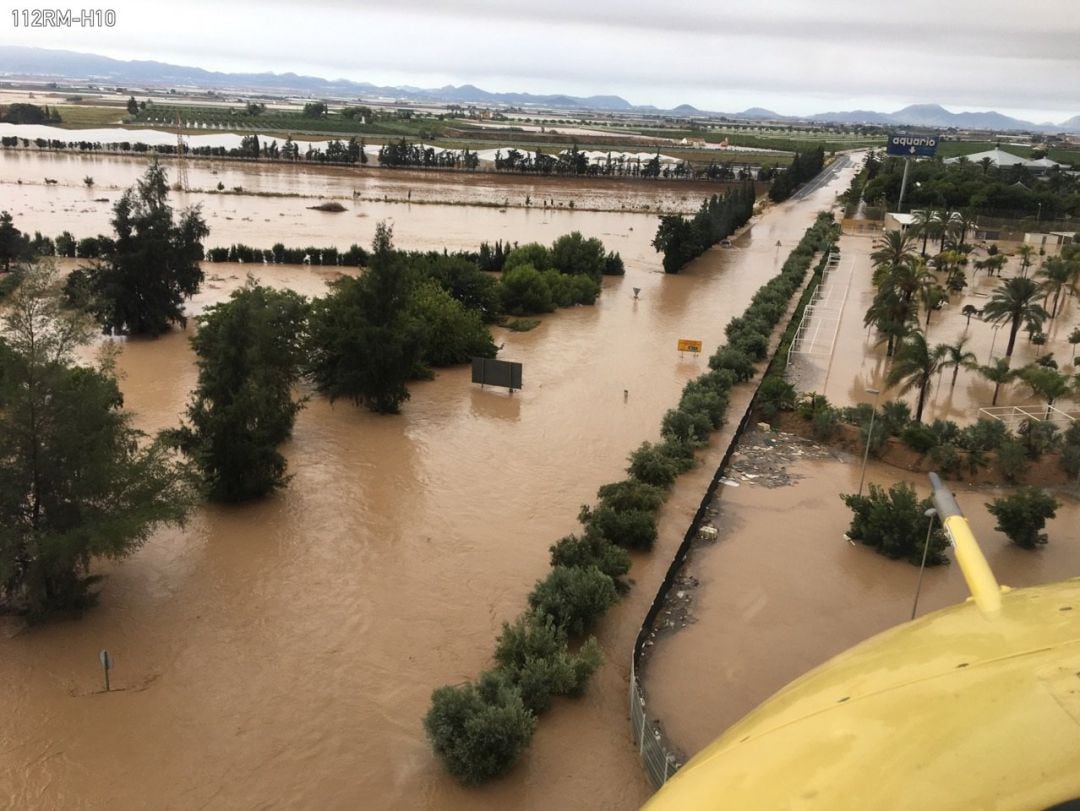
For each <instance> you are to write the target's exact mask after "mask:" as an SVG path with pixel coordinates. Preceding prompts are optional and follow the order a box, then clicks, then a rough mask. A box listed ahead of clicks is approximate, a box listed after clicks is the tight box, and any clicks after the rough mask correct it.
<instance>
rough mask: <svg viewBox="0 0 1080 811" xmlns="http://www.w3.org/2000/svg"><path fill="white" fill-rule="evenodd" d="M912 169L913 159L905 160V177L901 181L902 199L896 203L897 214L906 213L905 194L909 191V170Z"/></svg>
mask: <svg viewBox="0 0 1080 811" xmlns="http://www.w3.org/2000/svg"><path fill="white" fill-rule="evenodd" d="M910 168H911V158H904V177H903V179H902V180H901V181H900V199H899V200H898V201H897V203H896V213H897V214H903V213H904V192H905V191H907V178H908V169H910Z"/></svg>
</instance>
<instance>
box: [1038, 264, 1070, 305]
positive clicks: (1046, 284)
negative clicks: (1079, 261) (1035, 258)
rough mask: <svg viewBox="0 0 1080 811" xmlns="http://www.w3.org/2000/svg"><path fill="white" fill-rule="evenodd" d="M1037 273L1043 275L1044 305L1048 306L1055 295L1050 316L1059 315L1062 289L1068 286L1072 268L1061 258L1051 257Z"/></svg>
mask: <svg viewBox="0 0 1080 811" xmlns="http://www.w3.org/2000/svg"><path fill="white" fill-rule="evenodd" d="M1035 275H1036V276H1041V277H1042V280H1043V281H1042V288H1043V290H1044V291H1046V299H1044V300H1043V306H1044V307H1045V306H1046V302H1047V300H1048V299H1049V298H1050V296H1051V295H1052V296H1053V297H1054V306H1053V307H1051V308H1050V317H1051V318H1054V317H1055V316H1056V315H1057V311H1058V305H1059V304H1060V303H1061V291H1062V290H1064V289H1065V288H1066V287H1067V286H1068V284H1069V279H1070V277H1071V275H1072V269H1071V268H1070V267H1069V264H1068V263H1067V262H1065V261H1063V260H1061V259H1050V260H1048V261H1047V262H1046V264H1044V265H1043V266H1042V269H1041V270H1040V271H1039V272H1038V273H1036V274H1035Z"/></svg>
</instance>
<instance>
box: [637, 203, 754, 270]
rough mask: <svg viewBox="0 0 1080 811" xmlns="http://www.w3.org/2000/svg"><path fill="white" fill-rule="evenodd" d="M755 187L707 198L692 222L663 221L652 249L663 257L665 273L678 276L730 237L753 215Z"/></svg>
mask: <svg viewBox="0 0 1080 811" xmlns="http://www.w3.org/2000/svg"><path fill="white" fill-rule="evenodd" d="M754 198H755V194H754V184H753V183H742V184H740V185H739V186H736V187H735V188H734V189H732V190H731V191H729V192H728V193H727V194H725V195H722V196H721V195H716V194H714V195H713V196H712V197H709V198H706V199H705V200H704V201H702V203H701V208H699V209H698V212H697V214H695V215H694V216H693V217H692V218H691V219H687V218H685V217H682V216H680V215H678V214H668V215H665V216H663V217H661V218H660V225H659V226H658V227H657V229H656V236H655V237H653V241H652V245H653V247H654V248H656V250H657V251H658V252H660V253H663V254H664V272H665V273H678V272H679V271H680V270H682V269H683V267H685V266H686V264H687V263H688V262H690V261H691V260H692V259H696V258H697V257H698V256H701V254H703V253H705V251H707V250H708V249H709V248H711V247H712V246H713V245H715V244H716V243H718V242H719V241H720V240H722V239H726V238H727V237H729V236H731V235H732V234H733V233H735V231H736V230H737V229H738V228H740V227H741V226H742V225H743V224H745V223H746V222H747V221H748V220H749V219H750V217H751V216H753V214H754Z"/></svg>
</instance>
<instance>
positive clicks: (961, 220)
mask: <svg viewBox="0 0 1080 811" xmlns="http://www.w3.org/2000/svg"><path fill="white" fill-rule="evenodd" d="M975 225H976V223H975V217H974V215H973V214H972V213H971V212H970V211H961V212H960V214H959V216H958V217H956V220H955V222H954V224H953V227H954V229H955V231H956V234H957V236H956V242H957V244H958V245H963V244H964V239H965V238H966V237H967V233H968V231H971V232H972V233H974V232H975Z"/></svg>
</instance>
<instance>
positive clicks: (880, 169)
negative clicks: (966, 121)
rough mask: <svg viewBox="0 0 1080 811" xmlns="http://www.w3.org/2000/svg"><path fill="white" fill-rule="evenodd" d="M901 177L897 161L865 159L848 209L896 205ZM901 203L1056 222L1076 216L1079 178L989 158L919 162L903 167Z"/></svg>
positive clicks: (849, 193) (850, 193)
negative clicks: (906, 173) (906, 170)
mask: <svg viewBox="0 0 1080 811" xmlns="http://www.w3.org/2000/svg"><path fill="white" fill-rule="evenodd" d="M903 175H904V160H903V159H902V158H882V157H879V156H877V155H872V156H870V157H868V160H867V161H866V162H865V163H864V165H863V169H862V171H861V172H860V173H859V175H857V176H856V177H855V178H854V179H853V180H852V185H851V188H850V189H849V190H848V191H847V192H846V193H845V201H846V202H847V204H848V206H849V210H850V211H854V210H855V207H856V206H857V204H858V202H859V201H860V200H865V201H866V202H867V204H870V205H873V206H877V207H879V208H881V209H883V208H884V207H885V206H886V205H888V204H889V203H890V202H894V201H896V200H897V199H899V197H900V185H901V182H902V179H903ZM904 200H905V205H907V206H910V209H911V210H912V211H913V212H915V211H918V210H919V209H949V210H952V211H965V212H969V215H970V216H973V215H975V214H981V215H986V216H999V217H1007V218H1021V217H1028V218H1031V219H1032V220H1033V221H1037V220H1038V219H1040V218H1041V219H1042V220H1060V219H1064V218H1066V217H1075V216H1076V215H1077V214H1080V179H1078V178H1077V177H1076V176H1075V173H1073V172H1069V171H1067V170H1062V169H1059V168H1051V169H1048V170H1046V171H1045V172H1042V173H1039V172H1037V171H1036V170H1033V169H1029V168H1027V167H1025V166H1021V165H1019V164H1016V165H1013V166H996V165H994V163H993V162H992V161H991V160H990V159H989V158H987V159H984V160H983V161H981V162H972V161H968V160H966V159H961V160H960V161H959V162H957V163H952V164H947V163H944V162H943V161H942V160H941V159H931V160H919V161H912V163H911V166H910V167H909V177H908V186H907V190H906V191H905V194H904ZM1029 230H1030V229H1029Z"/></svg>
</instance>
